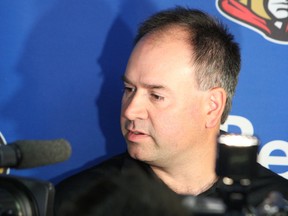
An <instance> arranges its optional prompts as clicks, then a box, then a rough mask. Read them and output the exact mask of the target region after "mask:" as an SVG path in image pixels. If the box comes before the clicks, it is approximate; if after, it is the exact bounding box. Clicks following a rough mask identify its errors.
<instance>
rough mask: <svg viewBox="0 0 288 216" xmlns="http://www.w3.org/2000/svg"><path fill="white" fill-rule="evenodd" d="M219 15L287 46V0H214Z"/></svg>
mask: <svg viewBox="0 0 288 216" xmlns="http://www.w3.org/2000/svg"><path fill="white" fill-rule="evenodd" d="M216 6H217V9H218V10H219V12H220V13H222V14H223V15H224V16H225V17H227V18H228V19H230V20H232V21H234V22H237V23H239V24H240V25H243V26H245V27H248V28H251V29H253V30H254V31H256V32H258V33H260V34H261V35H263V36H264V38H266V39H267V40H269V41H272V42H274V43H279V44H288V0H216Z"/></svg>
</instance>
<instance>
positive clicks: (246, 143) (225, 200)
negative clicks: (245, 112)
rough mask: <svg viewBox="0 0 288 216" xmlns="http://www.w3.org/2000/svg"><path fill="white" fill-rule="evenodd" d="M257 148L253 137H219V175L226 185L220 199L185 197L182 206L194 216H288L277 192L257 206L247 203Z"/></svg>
mask: <svg viewBox="0 0 288 216" xmlns="http://www.w3.org/2000/svg"><path fill="white" fill-rule="evenodd" d="M258 145H259V140H258V139H257V138H256V137H254V136H245V135H239V134H222V135H220V136H219V137H218V146H217V158H216V174H217V176H219V177H220V178H221V184H222V185H223V186H222V187H221V190H220V191H219V193H220V197H217V198H211V197H209V198H207V197H203V198H202V197H193V196H188V197H186V198H185V199H184V200H183V205H184V206H185V207H186V208H187V209H188V210H189V212H191V213H192V215H193V216H197V215H211V216H212V215H214V216H216V215H219V216H220V215H221V216H223V215H225V216H226V215H227V216H288V202H287V200H285V199H284V198H283V196H282V194H281V193H280V192H278V191H271V192H270V194H269V195H268V196H267V197H263V202H262V203H261V204H260V205H258V206H252V205H250V204H249V202H248V199H247V198H248V195H249V186H250V185H251V180H252V179H253V178H254V177H255V175H256V173H257V167H256V166H257V150H258Z"/></svg>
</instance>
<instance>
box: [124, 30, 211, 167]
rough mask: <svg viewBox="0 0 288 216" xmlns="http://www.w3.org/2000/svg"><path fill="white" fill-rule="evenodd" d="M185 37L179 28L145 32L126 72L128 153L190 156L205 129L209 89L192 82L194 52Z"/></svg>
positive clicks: (167, 158)
mask: <svg viewBox="0 0 288 216" xmlns="http://www.w3.org/2000/svg"><path fill="white" fill-rule="evenodd" d="M184 35H186V33H185V32H183V31H180V32H179V29H178V33H177V34H172V33H171V32H170V33H165V35H164V34H160V35H159V34H158V35H157V34H156V35H155V33H154V34H152V35H148V36H145V37H144V38H142V39H141V40H140V41H139V42H138V44H137V45H136V47H135V48H134V50H133V52H132V54H131V56H130V59H129V62H128V65H127V68H126V72H125V75H124V86H125V91H124V94H123V98H122V111H121V129H122V134H123V136H124V137H125V139H126V142H127V147H128V152H129V154H130V155H131V157H133V158H135V159H139V160H141V161H145V162H148V163H149V164H154V165H164V164H165V165H168V164H169V163H177V161H179V159H181V160H185V159H186V158H188V157H190V156H191V155H192V154H191V152H192V151H193V148H196V147H197V144H198V143H200V142H199V141H200V140H201V134H203V133H202V132H201V131H203V128H205V111H204V110H205V109H203V107H205V106H206V105H205V99H206V96H207V95H206V94H207V93H206V92H203V91H200V90H198V88H197V85H196V83H195V79H194V70H195V69H194V68H193V66H192V65H193V60H192V50H191V47H190V46H189V45H188V43H187V42H185V40H183V37H184ZM198 147H199V145H198ZM190 159H191V158H190Z"/></svg>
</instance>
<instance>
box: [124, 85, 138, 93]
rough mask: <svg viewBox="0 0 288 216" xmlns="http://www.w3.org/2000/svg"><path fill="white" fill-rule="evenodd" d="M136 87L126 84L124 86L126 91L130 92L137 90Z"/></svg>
mask: <svg viewBox="0 0 288 216" xmlns="http://www.w3.org/2000/svg"><path fill="white" fill-rule="evenodd" d="M135 91H136V89H135V88H133V87H129V86H125V87H124V92H127V93H130V92H135Z"/></svg>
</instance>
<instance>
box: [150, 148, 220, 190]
mask: <svg viewBox="0 0 288 216" xmlns="http://www.w3.org/2000/svg"><path fill="white" fill-rule="evenodd" d="M215 160H216V158H215V150H211V151H210V152H208V153H207V152H206V154H198V155H194V156H193V157H191V160H190V161H189V162H187V163H183V164H177V165H175V166H170V167H159V166H153V165H151V168H152V170H153V171H154V173H155V174H156V175H157V176H158V177H159V178H160V179H161V180H162V181H163V182H164V183H165V184H166V185H167V186H168V187H169V188H170V189H172V190H173V191H174V192H176V193H178V194H190V195H198V194H200V193H202V192H204V191H206V190H208V189H209V188H210V187H211V186H212V185H213V184H214V183H215V182H216V180H217V176H216V174H215Z"/></svg>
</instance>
